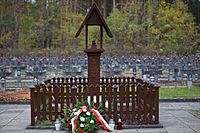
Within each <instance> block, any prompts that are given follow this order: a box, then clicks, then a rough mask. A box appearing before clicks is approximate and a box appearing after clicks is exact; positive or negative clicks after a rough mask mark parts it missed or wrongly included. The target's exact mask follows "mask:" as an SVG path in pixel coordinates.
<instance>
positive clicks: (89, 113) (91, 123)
mask: <svg viewBox="0 0 200 133" xmlns="http://www.w3.org/2000/svg"><path fill="white" fill-rule="evenodd" d="M100 108H101V106H100V107H99V108H98V109H97V107H96V104H89V103H88V102H87V101H85V100H83V99H82V102H80V101H77V102H76V105H73V106H72V107H70V106H68V107H66V108H65V109H64V118H63V119H62V120H61V123H62V126H63V127H68V128H69V132H71V133H95V132H96V131H97V130H98V129H100V128H103V129H104V130H106V131H112V129H111V127H110V126H109V125H108V124H107V122H106V121H105V120H104V119H103V117H102V116H101V114H100V113H99V111H98V110H101V109H100Z"/></svg>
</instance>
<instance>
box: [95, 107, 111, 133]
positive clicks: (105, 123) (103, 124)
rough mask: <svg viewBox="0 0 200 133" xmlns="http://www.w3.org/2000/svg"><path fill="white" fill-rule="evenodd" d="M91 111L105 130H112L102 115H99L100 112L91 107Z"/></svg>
mask: <svg viewBox="0 0 200 133" xmlns="http://www.w3.org/2000/svg"><path fill="white" fill-rule="evenodd" d="M92 113H93V115H94V116H95V117H96V119H97V120H99V122H100V123H101V124H102V126H103V128H104V129H105V130H106V131H112V129H111V127H110V126H109V125H108V123H107V122H106V121H105V120H104V119H103V117H102V116H101V114H100V113H99V111H98V110H95V109H92Z"/></svg>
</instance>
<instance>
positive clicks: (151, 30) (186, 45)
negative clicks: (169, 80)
mask: <svg viewBox="0 0 200 133" xmlns="http://www.w3.org/2000/svg"><path fill="white" fill-rule="evenodd" d="M92 2H93V0H1V1H0V56H10V55H15V56H21V55H68V54H70V55H77V54H83V49H84V45H85V41H84V32H83V33H82V34H81V36H80V37H79V38H74V36H75V33H76V32H77V30H78V28H79V26H80V24H81V22H82V21H83V19H84V16H85V15H86V13H87V12H88V10H89V8H90V6H91V4H92ZM101 5H102V6H101V7H102V8H101V10H102V14H103V16H104V18H105V19H106V22H107V24H108V26H109V27H110V29H111V31H112V33H113V35H114V37H113V38H111V39H110V38H108V37H106V34H105V36H104V44H103V46H104V49H105V52H104V53H105V54H112V55H122V54H123V55H128V54H132V55H133V54H134V55H144V54H147V55H152V54H160V55H171V54H180V55H189V54H199V53H200V25H199V23H200V1H199V0H193V1H192V0H184V1H182V0H102V1H101ZM98 35H99V28H97V27H91V28H89V42H90V43H91V42H92V40H94V39H95V40H96V42H98Z"/></svg>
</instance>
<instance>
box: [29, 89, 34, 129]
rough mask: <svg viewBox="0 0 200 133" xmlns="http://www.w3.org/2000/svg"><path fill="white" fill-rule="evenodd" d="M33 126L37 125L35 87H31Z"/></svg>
mask: <svg viewBox="0 0 200 133" xmlns="http://www.w3.org/2000/svg"><path fill="white" fill-rule="evenodd" d="M30 90H31V126H35V99H34V97H35V96H34V91H35V87H31V88H30Z"/></svg>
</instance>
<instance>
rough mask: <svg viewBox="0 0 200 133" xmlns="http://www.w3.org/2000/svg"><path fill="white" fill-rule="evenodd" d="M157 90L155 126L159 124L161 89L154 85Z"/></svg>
mask: <svg viewBox="0 0 200 133" xmlns="http://www.w3.org/2000/svg"><path fill="white" fill-rule="evenodd" d="M154 88H155V91H156V92H155V93H156V95H155V124H159V88H160V86H158V85H154Z"/></svg>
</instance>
